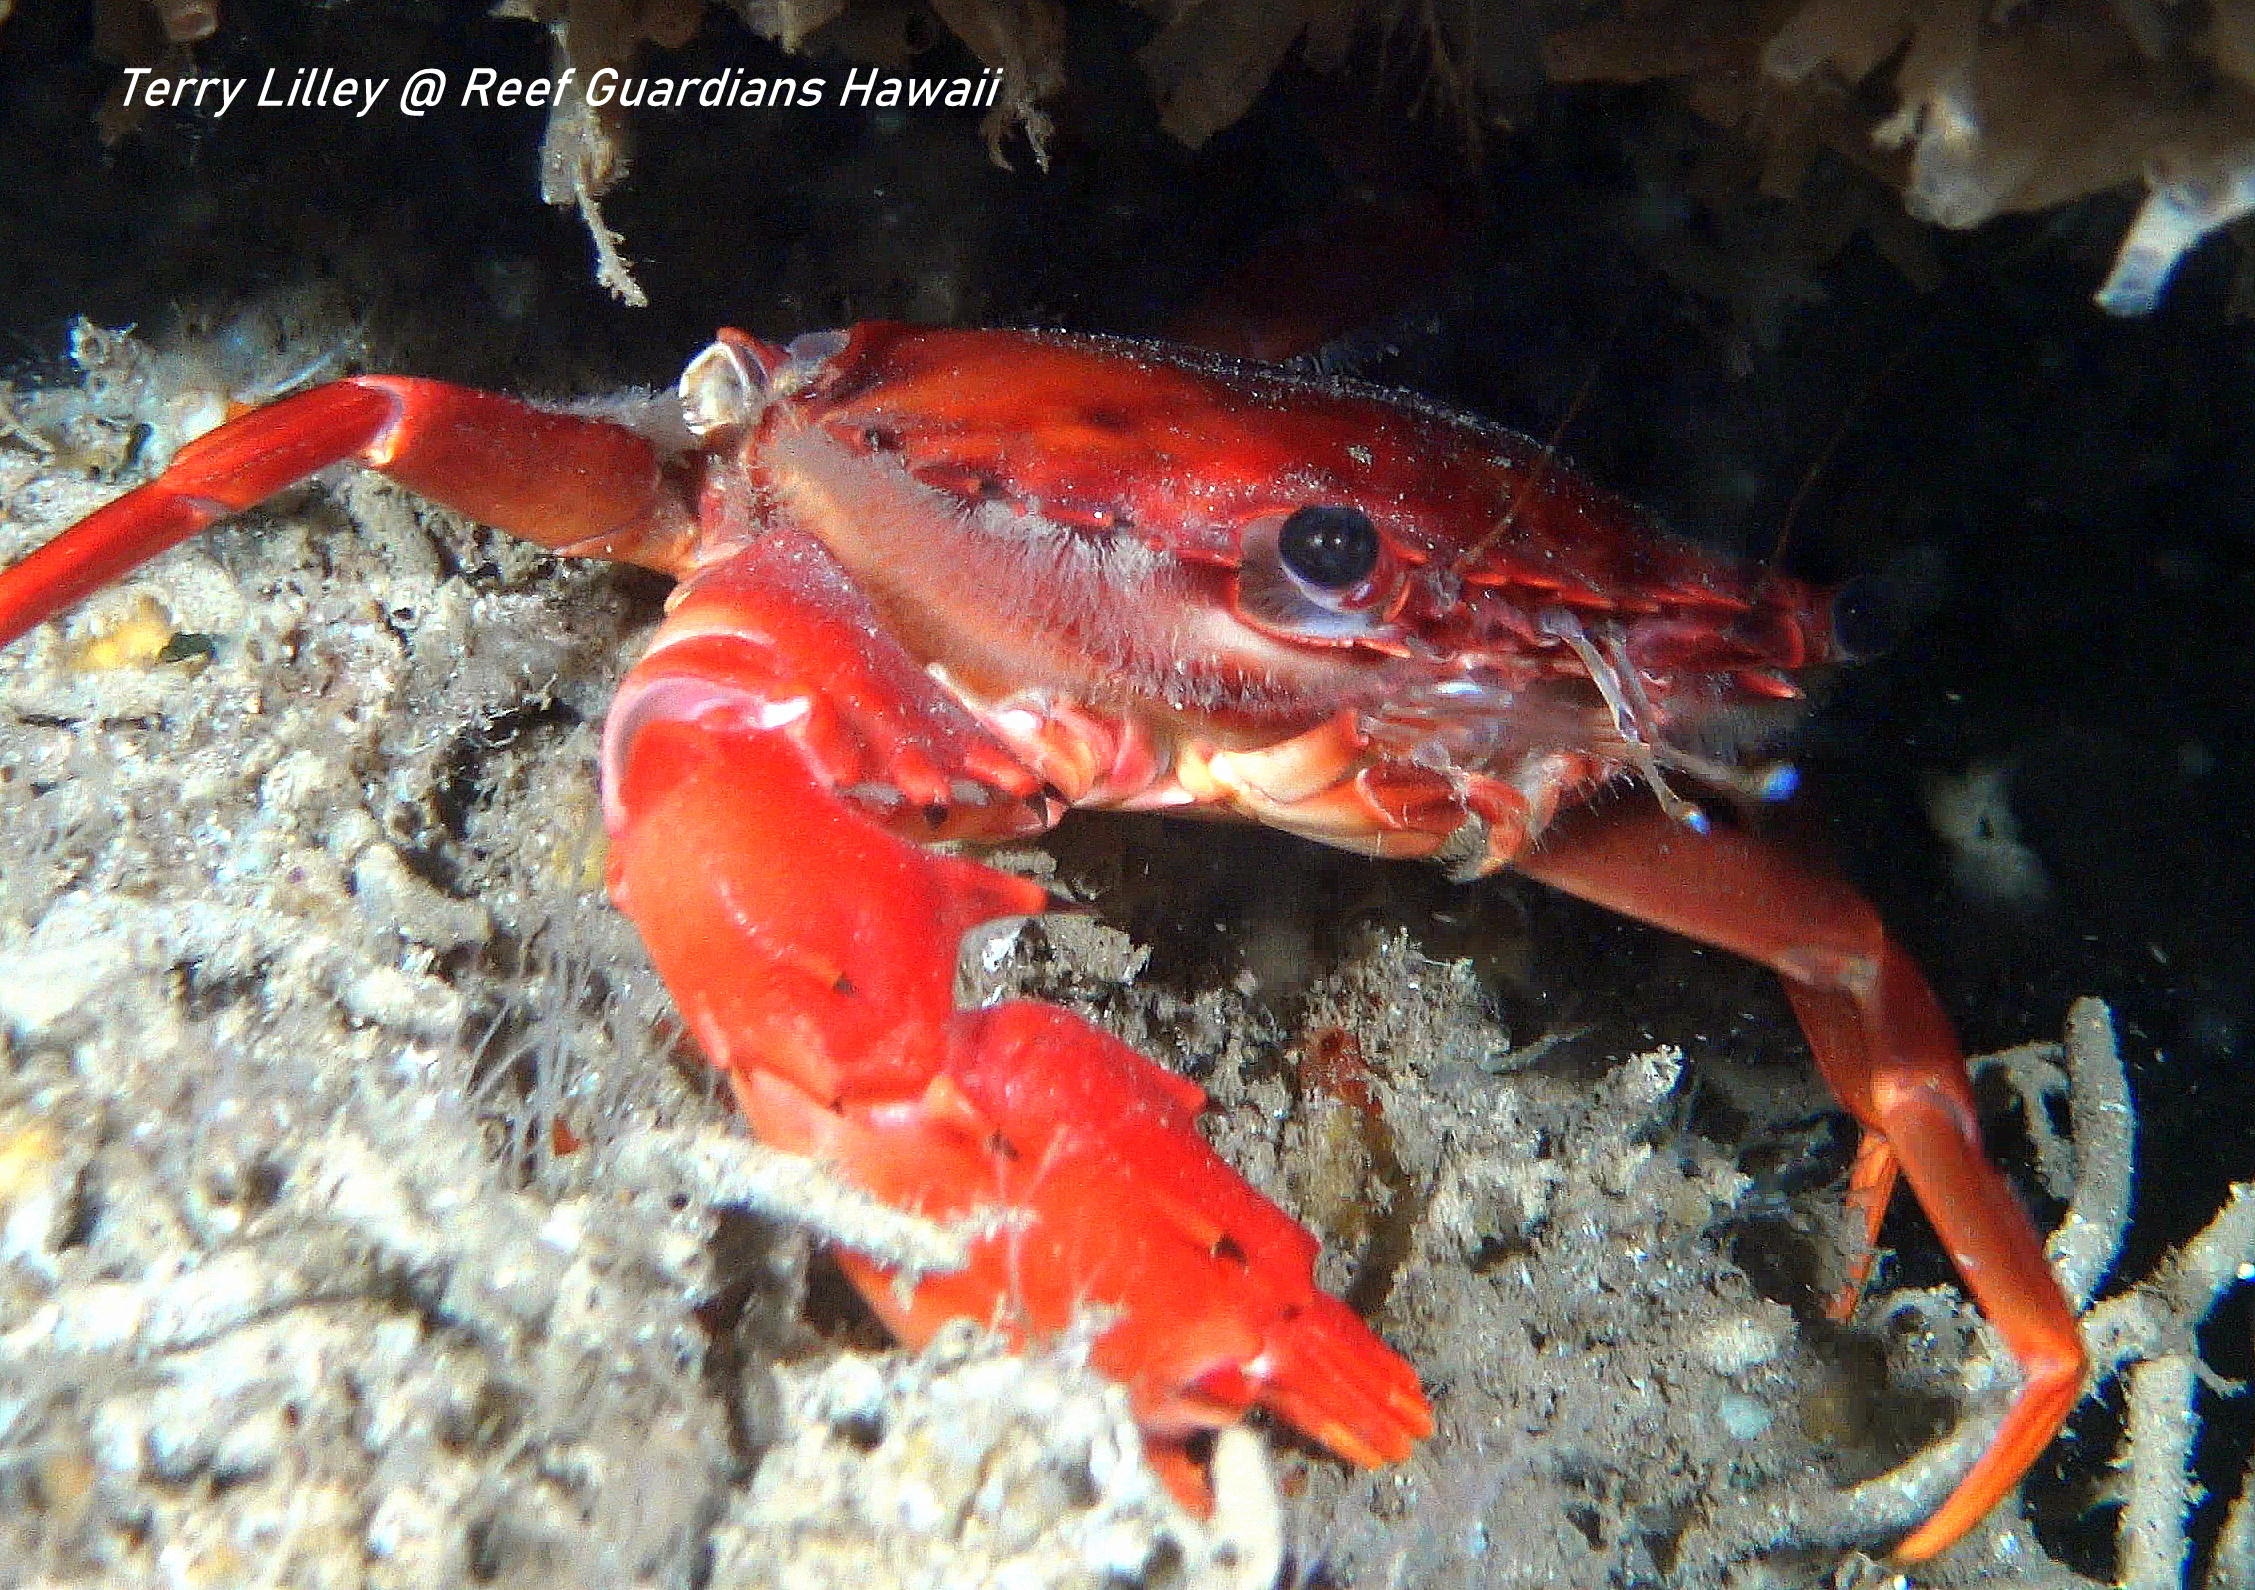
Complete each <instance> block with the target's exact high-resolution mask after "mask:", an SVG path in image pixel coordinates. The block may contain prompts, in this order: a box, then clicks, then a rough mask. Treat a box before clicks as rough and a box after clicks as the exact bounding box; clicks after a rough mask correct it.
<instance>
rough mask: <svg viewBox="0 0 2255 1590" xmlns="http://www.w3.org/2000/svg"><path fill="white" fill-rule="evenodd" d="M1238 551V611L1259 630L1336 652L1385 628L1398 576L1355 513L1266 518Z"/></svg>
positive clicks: (1305, 511)
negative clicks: (1327, 647)
mask: <svg viewBox="0 0 2255 1590" xmlns="http://www.w3.org/2000/svg"><path fill="white" fill-rule="evenodd" d="M1239 550H1240V553H1241V554H1242V556H1241V560H1240V562H1239V564H1238V567H1237V601H1236V606H1237V612H1238V616H1239V617H1241V618H1243V619H1245V620H1246V621H1247V622H1248V623H1250V624H1252V625H1254V626H1255V627H1256V628H1259V629H1264V630H1267V631H1268V632H1269V633H1270V634H1272V635H1278V636H1283V637H1286V638H1289V639H1292V640H1302V641H1315V642H1317V643H1318V644H1322V645H1333V646H1339V645H1347V644H1350V643H1352V642H1354V641H1368V640H1373V639H1374V638H1375V637H1377V636H1379V635H1380V634H1381V633H1382V632H1384V631H1386V630H1387V628H1388V622H1387V619H1386V616H1385V615H1386V611H1387V605H1388V600H1389V598H1390V597H1391V596H1392V595H1393V594H1394V593H1395V592H1396V591H1397V590H1398V589H1399V588H1400V585H1401V577H1400V576H1401V571H1400V570H1399V568H1397V567H1395V566H1394V564H1395V560H1394V559H1392V558H1390V557H1389V556H1388V555H1387V551H1386V544H1385V542H1384V540H1383V539H1382V538H1381V537H1380V536H1379V534H1378V527H1377V526H1376V525H1375V524H1373V523H1371V519H1370V515H1368V514H1367V513H1364V512H1363V511H1362V510H1361V509H1360V508H1350V507H1347V506H1345V505H1343V504H1333V503H1315V504H1311V505H1309V506H1308V507H1305V508H1298V509H1294V510H1293V511H1292V512H1290V513H1282V512H1278V513H1268V514H1263V515H1261V517H1259V518H1258V519H1255V520H1253V521H1252V523H1250V524H1248V525H1247V526H1246V527H1245V531H1244V539H1243V540H1242V541H1241V542H1240V543H1239Z"/></svg>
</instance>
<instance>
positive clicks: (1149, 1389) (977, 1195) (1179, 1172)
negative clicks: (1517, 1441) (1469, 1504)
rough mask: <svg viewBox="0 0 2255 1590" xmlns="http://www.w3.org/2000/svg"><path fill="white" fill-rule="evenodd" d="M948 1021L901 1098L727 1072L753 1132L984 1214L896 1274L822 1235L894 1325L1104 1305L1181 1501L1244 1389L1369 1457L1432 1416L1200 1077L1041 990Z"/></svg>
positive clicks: (1108, 1338) (1410, 1441) (1132, 1389)
mask: <svg viewBox="0 0 2255 1590" xmlns="http://www.w3.org/2000/svg"><path fill="white" fill-rule="evenodd" d="M952 1036H953V1038H954V1043H953V1045H952V1047H953V1048H954V1050H955V1054H954V1056H953V1058H952V1061H951V1063H950V1065H949V1067H948V1069H947V1071H946V1072H945V1073H944V1074H943V1075H942V1076H940V1077H938V1078H936V1079H935V1080H934V1081H933V1083H932V1084H931V1085H930V1086H929V1087H927V1088H926V1089H925V1091H924V1094H923V1096H922V1097H921V1098H920V1099H918V1100H917V1101H915V1103H914V1104H913V1105H912V1106H908V1107H903V1106H902V1105H901V1104H899V1103H888V1104H885V1105H881V1106H875V1107H868V1108H856V1107H852V1106H848V1107H845V1108H842V1109H826V1108H824V1107H822V1106H821V1105H819V1104H818V1103H816V1101H814V1100H813V1099H811V1098H810V1097H809V1096H808V1095H807V1094H805V1093H804V1092H802V1091H800V1090H798V1089H795V1088H793V1087H791V1086H790V1085H789V1084H788V1083H786V1082H785V1081H783V1080H782V1079H781V1078H780V1077H778V1076H777V1075H776V1074H775V1073H774V1072H772V1071H765V1070H762V1071H755V1072H752V1073H748V1074H740V1075H737V1076H735V1077H734V1078H733V1080H734V1081H735V1083H736V1088H737V1093H738V1097H739V1098H740V1099H741V1100H742V1102H743V1105H744V1108H745V1111H746V1113H747V1114H748V1115H749V1116H750V1117H751V1119H752V1121H753V1123H754V1126H755V1128H756V1129H757V1130H758V1131H759V1132H760V1134H761V1136H762V1137H764V1138H766V1139H767V1140H768V1141H770V1142H774V1143H778V1144H781V1145H784V1146H788V1147H791V1148H795V1149H799V1150H801V1151H803V1152H811V1153H815V1154H817V1155H819V1156H820V1157H822V1158H823V1159H825V1160H827V1161H829V1162H830V1163H832V1164H833V1165H835V1166H837V1167H838V1169H840V1170H841V1171H842V1172H844V1173H845V1174H846V1175H848V1176H850V1177H852V1178H853V1179H854V1180H856V1181H858V1182H860V1183H862V1184H863V1185H864V1186H866V1187H868V1188H869V1189H870V1190H871V1191H873V1192H875V1193H877V1194H878V1195H879V1196H880V1197H883V1198H885V1199H886V1200H887V1201H888V1202H892V1203H896V1204H899V1205H901V1206H903V1207H907V1208H912V1209H918V1210H921V1211H922V1212H924V1213H926V1214H929V1215H932V1216H935V1217H937V1218H942V1219H946V1218H954V1217H958V1216H963V1215H968V1214H971V1213H973V1212H975V1211H978V1210H981V1209H986V1210H992V1211H997V1212H999V1213H1000V1214H1001V1216H1002V1218H1001V1219H1000V1220H999V1221H998V1225H999V1226H1000V1227H1001V1229H1000V1230H998V1231H997V1232H995V1233H994V1234H993V1235H991V1236H987V1237H984V1238H982V1239H981V1240H979V1241H978V1242H976V1243H974V1244H973V1246H972V1250H971V1256H970V1262H969V1263H968V1264H967V1265H966V1266H965V1267H964V1268H963V1269H962V1270H959V1271H954V1272H950V1273H947V1274H942V1275H933V1276H928V1277H924V1278H922V1279H921V1280H918V1281H913V1282H912V1281H909V1280H906V1279H904V1278H901V1277H896V1276H895V1275H893V1274H892V1273H890V1272H888V1271H887V1270H885V1269H884V1268H883V1267H881V1266H879V1265H877V1264H875V1263H873V1262H871V1261H870V1260H868V1259H866V1258H863V1257H860V1256H858V1255H854V1254H851V1253H844V1254H841V1255H839V1258H840V1262H841V1263H842V1264H843V1266H844V1267H845V1269H846V1272H847V1274H848V1275H849V1276H851V1277H852V1278H853V1279H854V1281H855V1284H856V1285H857V1287H858V1288H859V1289H860V1290H861V1292H862V1293H863V1295H864V1296H865V1297H866V1298H868V1300H869V1302H870V1305H871V1306H872V1308H874V1309H875V1311H876V1312H877V1314H878V1315H879V1316H880V1317H881V1318H882V1319H883V1320H884V1321H885V1323H886V1324H887V1325H888V1326H889V1327H891V1329H892V1330H893V1331H894V1332H895V1333H896V1334H897V1335H899V1336H900V1337H901V1338H902V1339H903V1340H905V1341H909V1342H921V1341H924V1340H926V1339H928V1338H929V1337H930V1336H931V1335H932V1334H933V1333H934V1332H935V1331H936V1330H937V1329H938V1328H939V1327H940V1326H941V1325H942V1324H944V1323H945V1322H946V1321H948V1320H950V1319H956V1318H960V1317H962V1316H964V1315H967V1314H968V1315H970V1316H972V1317H974V1318H982V1319H986V1320H989V1321H990V1322H992V1323H993V1324H994V1325H996V1326H997V1327H998V1328H999V1329H1001V1330H1002V1331H1004V1332H1005V1333H1006V1334H1007V1335H1009V1336H1010V1337H1011V1338H1013V1339H1014V1340H1017V1341H1026V1340H1029V1339H1041V1338H1045V1337H1053V1336H1057V1335H1060V1334H1062V1333H1063V1332H1065V1331H1066V1330H1067V1329H1068V1328H1069V1327H1070V1326H1071V1325H1072V1324H1073V1323H1074V1321H1075V1319H1076V1318H1077V1317H1079V1316H1081V1315H1082V1314H1083V1312H1084V1311H1088V1310H1095V1311H1100V1316H1099V1317H1102V1316H1104V1315H1108V1316H1109V1317H1110V1323H1109V1324H1108V1325H1107V1326H1106V1327H1105V1328H1104V1329H1103V1331H1102V1333H1101V1334H1100V1335H1099V1336H1098V1337H1097V1339H1096V1342H1095V1344H1094V1348H1093V1350H1092V1353H1091V1359H1092V1361H1093V1362H1094V1364H1095V1365H1096V1367H1097V1368H1099V1369H1101V1370H1102V1371H1103V1372H1104V1373H1105V1374H1107V1375H1109V1376H1111V1377H1112V1378H1113V1379H1115V1380H1118V1381H1119V1382H1121V1383H1122V1384H1123V1385H1124V1386H1126V1387H1127V1389H1128V1393H1129V1397H1130V1399H1131V1401H1132V1403H1133V1405H1134V1407H1135V1412H1136V1418H1137V1421H1138V1423H1139V1424H1141V1425H1142V1427H1143V1429H1144V1431H1145V1434H1146V1437H1147V1439H1148V1440H1149V1443H1150V1446H1151V1450H1152V1456H1153V1459H1154V1461H1155V1462H1156V1463H1157V1466H1158V1467H1159V1469H1160V1472H1161V1473H1162V1474H1163V1475H1164V1476H1165V1477H1166V1478H1167V1480H1168V1482H1169V1484H1170V1485H1171V1486H1172V1487H1173V1488H1174V1490H1175V1491H1176V1493H1177V1494H1178V1495H1179V1496H1181V1497H1182V1498H1183V1500H1184V1501H1186V1502H1188V1503H1190V1504H1192V1505H1203V1503H1204V1501H1205V1481H1204V1478H1203V1476H1202V1474H1201V1473H1200V1472H1199V1470H1198V1469H1197V1467H1196V1465H1194V1464H1193V1463H1191V1462H1189V1461H1188V1459H1187V1458H1186V1457H1185V1456H1184V1453H1185V1449H1186V1443H1188V1442H1189V1441H1191V1440H1192V1439H1193V1438H1194V1437H1196V1436H1198V1435H1199V1434H1201V1433H1202V1432H1205V1431H1210V1430H1216V1429H1221V1428H1224V1427H1226V1426H1228V1425H1231V1424H1234V1423H1236V1422H1237V1421H1238V1420H1239V1419H1240V1418H1242V1417H1243V1416H1244V1415H1245V1414H1246V1412H1248V1411H1249V1410H1250V1409H1253V1408H1256V1407H1258V1408H1266V1409H1267V1410H1269V1411H1270V1412H1271V1413H1273V1414H1275V1415H1276V1416H1277V1417H1278V1418H1280V1419H1282V1420H1283V1421H1284V1422H1285V1423H1287V1424H1289V1425H1291V1426H1292V1427H1293V1428H1295V1429H1297V1430H1299V1431H1301V1432H1302V1433H1303V1434H1305V1435H1307V1436H1308V1437H1309V1438H1311V1439H1312V1440H1315V1441H1317V1442H1320V1443H1321V1444H1322V1445H1323V1446H1325V1447H1327V1448H1329V1449H1330V1450H1331V1451H1333V1452H1335V1453H1337V1454H1338V1455H1339V1456H1340V1457H1342V1458H1345V1459H1347V1460H1348V1461H1350V1462H1354V1463H1359V1464H1362V1465H1364V1466H1366V1467H1376V1466H1378V1465H1380V1464H1385V1463H1393V1462H1399V1461H1401V1460H1402V1459H1403V1458H1405V1457H1407V1456H1408V1455H1409V1452H1410V1450H1411V1448H1412V1447H1413V1446H1414V1444H1415V1443H1416V1442H1417V1441H1418V1440H1420V1439H1422V1438H1423V1437H1424V1436H1426V1435H1428V1434H1430V1433H1431V1431H1432V1423H1433V1421H1432V1414H1431V1411H1430V1409H1429V1408H1428V1406H1427V1404H1426V1401H1425V1398H1424V1395H1423V1393H1422V1392H1421V1391H1420V1390H1419V1388H1418V1384H1417V1378H1416V1375H1415V1373H1414V1372H1413V1371H1412V1370H1411V1368H1410V1366H1409V1365H1408V1364H1407V1363H1406V1362H1404V1361H1403V1360H1402V1359H1401V1358H1400V1357H1399V1356H1398V1355H1397V1354H1396V1353H1395V1352H1394V1351H1393V1349H1391V1348H1390V1347H1388V1346H1387V1345H1386V1344H1385V1343H1384V1342H1383V1341H1381V1340H1380V1339H1379V1337H1378V1336H1377V1334H1376V1333H1375V1332H1373V1331H1372V1330H1371V1328H1370V1327H1369V1326H1368V1325H1366V1324H1364V1323H1363V1321H1362V1320H1361V1319H1359V1318H1357V1317H1356V1316H1355V1314H1354V1313H1353V1311H1351V1310H1350V1309H1348V1308H1347V1306H1346V1305H1345V1304H1343V1303H1341V1302H1339V1301H1338V1300H1337V1299H1336V1298H1333V1297H1331V1296H1329V1295H1327V1294H1325V1293H1323V1292H1321V1291H1319V1290H1318V1289H1317V1288H1316V1285H1315V1257H1316V1251H1317V1245H1316V1242H1315V1239H1314V1238H1313V1237H1311V1236H1309V1235H1308V1234H1307V1233H1306V1232H1305V1231H1304V1230H1302V1229H1301V1228H1300V1227H1299V1226H1298V1225H1297V1224H1296V1223H1295V1222H1294V1221H1293V1220H1292V1219H1291V1218H1290V1217H1289V1216H1287V1215H1286V1214H1285V1213H1284V1212H1283V1211H1282V1210H1281V1209H1279V1208H1277V1206H1276V1205H1275V1204H1273V1203H1271V1202H1270V1201H1269V1200H1268V1199H1267V1198H1265V1197H1263V1196H1262V1195H1261V1194H1260V1193H1259V1192H1257V1191H1256V1190H1255V1189H1254V1188H1252V1187H1251V1186H1250V1185H1248V1184H1247V1183H1246V1182H1245V1181H1244V1180H1243V1178H1241V1177H1239V1176H1238V1175H1237V1173H1236V1172H1235V1171H1233V1170H1231V1169H1230V1168H1229V1166H1228V1165H1227V1164H1225V1163H1224V1162H1223V1161H1222V1160H1221V1159H1220V1157H1219V1156H1217V1155H1216V1154H1215V1153H1214V1152H1213V1151H1212V1150H1211V1149H1210V1148H1208V1147H1207V1146H1206V1143H1205V1141H1204V1139H1203V1138H1202V1137H1201V1136H1200V1135H1199V1134H1198V1131H1197V1128H1196V1125H1195V1117H1196V1113H1197V1110H1198V1107H1199V1105H1200V1104H1201V1103H1202V1102H1203V1095H1202V1094H1201V1093H1200V1091H1199V1090H1198V1088H1197V1087H1196V1086H1195V1085H1193V1084H1191V1083H1189V1082H1186V1081H1184V1080H1183V1079H1182V1078H1180V1077H1177V1076H1175V1075H1174V1074H1173V1073H1171V1072H1169V1071H1166V1070H1165V1069H1164V1068H1162V1067H1160V1066H1158V1065H1157V1064H1155V1063H1154V1062H1152V1061H1150V1060H1147V1059H1145V1058H1144V1057H1143V1056H1141V1055H1139V1054H1137V1053H1136V1052H1135V1051H1134V1050H1132V1049H1130V1048H1129V1047H1128V1046H1127V1045H1125V1044H1123V1043H1121V1042H1120V1041H1119V1040H1117V1039H1115V1038H1113V1037H1111V1036H1110V1035H1109V1034H1107V1033H1104V1032H1102V1031H1100V1030H1099V1029H1097V1028H1095V1027H1092V1026H1090V1025H1089V1024H1088V1023H1087V1022H1084V1021H1082V1020H1081V1019H1080V1018H1079V1017H1077V1016H1074V1015H1071V1014H1070V1013H1068V1012H1066V1011H1062V1010H1058V1009H1056V1008H1054V1007H1052V1006H1047V1005H1035V1004H1031V1003H1012V1004H1006V1005H1000V1006H996V1007H994V1008H993V1009H990V1010H984V1011H966V1012H961V1013H959V1014H958V1016H957V1018H956V1026H955V1030H954V1033H953V1035H952Z"/></svg>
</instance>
